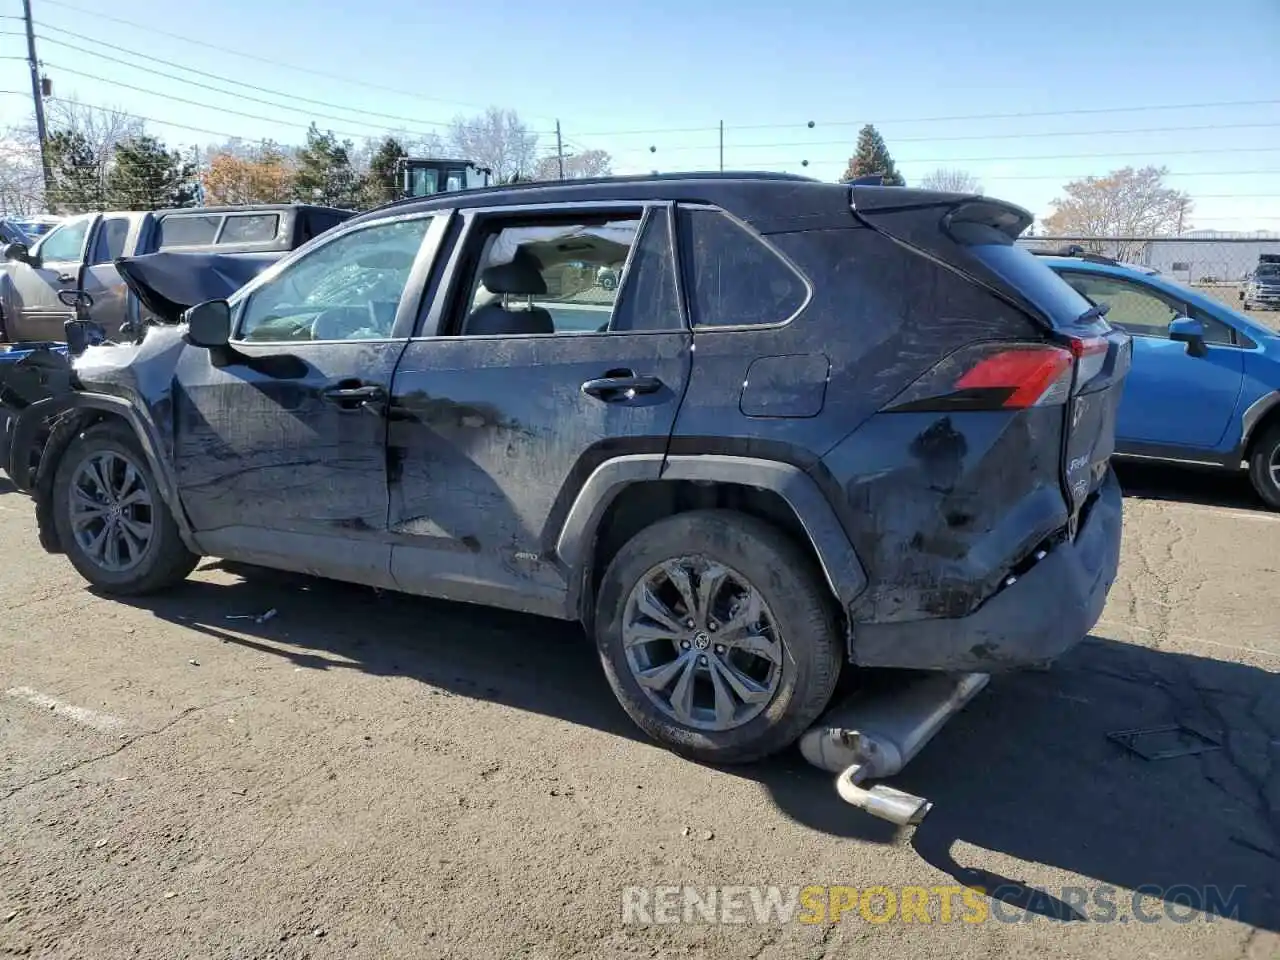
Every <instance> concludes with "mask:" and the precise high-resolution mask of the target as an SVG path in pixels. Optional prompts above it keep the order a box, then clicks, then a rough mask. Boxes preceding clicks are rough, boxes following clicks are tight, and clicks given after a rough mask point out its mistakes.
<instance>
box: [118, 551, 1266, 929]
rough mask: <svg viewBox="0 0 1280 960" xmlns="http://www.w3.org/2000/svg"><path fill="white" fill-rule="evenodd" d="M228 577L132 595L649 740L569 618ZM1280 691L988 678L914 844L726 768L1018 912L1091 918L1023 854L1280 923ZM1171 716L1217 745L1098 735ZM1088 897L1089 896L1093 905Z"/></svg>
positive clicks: (951, 741)
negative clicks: (1193, 751) (1020, 864)
mask: <svg viewBox="0 0 1280 960" xmlns="http://www.w3.org/2000/svg"><path fill="white" fill-rule="evenodd" d="M217 566H219V567H221V568H222V569H224V570H226V571H228V572H232V573H234V574H237V575H238V576H239V577H240V579H238V580H237V581H235V582H233V583H210V582H208V581H201V580H192V581H188V582H187V583H186V584H184V585H182V586H181V587H179V588H176V589H175V590H173V591H171V592H169V593H166V594H163V595H159V596H152V597H143V598H135V599H133V600H131V601H129V602H132V603H134V604H135V605H137V606H140V607H144V608H146V609H148V610H150V611H151V612H153V613H154V614H155V615H156V616H159V617H161V618H163V619H167V620H170V621H173V622H176V623H179V624H181V625H183V626H185V627H187V628H189V629H191V630H194V631H197V632H199V633H202V634H204V635H206V636H208V637H210V638H213V639H216V640H218V641H219V642H224V643H229V644H235V645H238V646H241V647H244V648H248V649H252V650H256V651H259V652H262V653H265V654H268V655H271V656H277V657H282V658H285V659H287V660H288V661H289V662H291V663H293V664H294V665H295V666H299V667H302V668H306V669H315V670H358V671H361V672H365V673H370V674H374V675H393V676H403V677H411V678H413V679H416V680H419V681H420V682H422V683H424V684H429V685H431V686H433V687H436V688H440V689H444V690H447V691H449V692H451V693H454V694H456V695H460V696H468V697H473V698H477V699H483V700H488V701H491V702H494V703H501V704H504V705H508V706H511V707H515V708H517V709H520V710H524V711H530V712H536V713H540V714H543V715H546V716H550V717H555V718H558V719H561V720H565V721H568V722H570V723H575V724H579V725H582V726H584V727H590V728H592V729H596V730H600V731H603V732H606V733H609V734H612V735H615V736H620V737H626V738H628V739H632V740H636V741H640V742H645V738H644V737H643V735H642V734H641V733H640V732H639V731H638V730H637V729H636V728H635V727H634V726H633V725H632V723H631V721H630V720H629V719H628V718H627V716H626V715H625V714H624V713H623V712H622V709H621V708H620V707H619V706H618V704H617V702H616V701H615V700H614V698H613V695H612V693H611V692H610V690H609V688H608V686H607V684H606V682H605V680H604V676H603V674H602V672H601V670H600V666H599V662H598V660H597V658H596V654H595V650H594V648H593V647H592V645H591V644H590V643H589V642H588V641H587V640H586V639H585V638H584V636H583V634H582V631H581V629H580V628H578V627H577V626H576V625H573V624H565V623H561V622H558V621H553V620H545V619H542V618H538V617H531V616H523V615H519V614H514V613H507V612H503V611H496V610H489V609H485V608H479V607H474V606H469V605H465V604H452V603H446V602H442V601H432V600H423V599H419V598H415V597H408V596H404V595H400V594H393V593H381V594H379V593H377V592H375V591H373V590H369V589H366V588H362V587H356V586H351V585H348V584H341V583H336V582H332V581H325V580H317V579H313V578H309V577H305V576H301V575H294V574H288V573H281V572H276V571H266V570H258V569H256V568H247V567H243V566H241V565H237V564H230V563H225V562H223V563H218V564H217ZM272 609H274V610H276V611H278V615H277V616H275V617H273V618H271V619H268V620H266V621H265V622H263V623H257V622H256V621H255V620H253V619H237V620H229V619H227V618H228V617H229V616H233V617H234V616H241V617H243V616H247V615H251V614H261V613H263V612H265V611H267V610H272ZM868 677H869V680H868V682H871V683H874V682H876V674H875V673H873V672H868ZM1276 680H1277V677H1276V675H1275V674H1274V673H1271V672H1268V671H1266V670H1262V669H1259V668H1257V667H1252V666H1248V665H1245V664H1240V663H1233V662H1227V661H1220V660H1214V659H1209V658H1203V657H1195V656H1190V655H1186V654H1179V653H1171V652H1165V651H1160V650H1154V649H1150V648H1147V647H1140V646H1135V645H1131V644H1126V643H1121V642H1118V641H1114V640H1109V639H1105V638H1102V637H1090V638H1089V639H1088V640H1086V641H1085V642H1084V643H1082V644H1081V645H1080V646H1079V647H1077V648H1076V649H1075V650H1073V651H1072V652H1071V653H1069V654H1068V655H1067V656H1066V657H1064V658H1063V659H1062V660H1061V661H1060V662H1059V663H1058V664H1056V665H1055V666H1054V668H1053V669H1052V670H1050V671H1047V672H1029V673H1017V674H1011V675H1006V676H998V677H996V678H995V679H993V681H992V683H991V684H990V686H989V687H988V688H987V690H985V691H984V692H983V693H981V694H980V695H979V696H978V697H977V699H975V700H974V702H973V703H971V704H970V705H969V706H968V707H967V708H966V709H965V711H964V712H962V713H961V714H960V715H959V716H957V717H956V718H955V719H954V720H952V722H951V723H950V724H949V725H948V726H947V727H945V728H944V729H943V730H942V731H941V733H939V734H938V736H937V737H936V738H935V740H934V741H933V742H932V743H930V744H929V745H928V747H926V749H925V751H924V753H923V754H922V755H921V756H920V758H918V759H917V760H916V761H915V762H914V763H913V764H911V765H910V766H908V767H907V768H906V770H905V771H903V773H901V774H900V775H898V776H897V777H895V778H893V779H892V781H891V783H892V785H893V786H896V787H898V788H900V789H904V790H908V791H910V792H912V793H916V794H919V795H921V796H924V797H927V798H928V799H929V800H931V801H933V803H934V805H935V806H934V809H933V811H932V812H931V813H930V814H929V816H928V817H927V819H926V820H925V821H924V823H923V824H921V825H920V826H919V827H916V828H915V829H914V832H913V833H907V832H902V831H899V830H898V829H897V828H895V827H893V826H892V825H890V824H888V823H885V822H883V821H880V820H876V819H873V818H871V817H870V816H867V815H865V814H863V813H861V812H859V811H857V810H854V809H853V808H851V807H849V806H848V805H846V804H845V803H843V802H842V801H841V800H840V799H839V798H838V797H837V796H836V793H835V790H834V787H833V784H832V778H831V777H830V776H829V775H827V774H824V773H822V772H820V771H818V770H815V769H813V768H811V767H809V766H807V765H806V764H805V763H804V762H803V760H802V759H800V757H799V756H798V752H796V751H791V752H789V753H787V754H785V755H783V756H781V757H778V758H775V759H772V760H770V761H768V762H765V763H760V764H754V765H750V766H743V767H732V768H726V772H728V773H730V774H733V775H736V776H742V777H746V778H749V779H751V780H753V781H756V782H758V783H759V784H760V785H761V786H762V787H763V788H764V790H765V791H766V792H767V793H768V795H769V797H770V799H771V800H772V801H773V803H774V804H776V806H777V807H778V809H779V810H780V811H781V812H782V813H784V814H785V815H786V816H788V817H790V818H791V819H793V820H794V821H796V822H798V823H801V824H803V825H805V826H807V827H809V828H810V829H812V830H815V831H819V832H822V833H826V834H829V835H831V836H834V837H840V838H845V839H849V840H854V841H859V842H862V843H872V844H893V843H902V842H908V841H909V842H910V844H911V846H912V847H913V848H914V849H915V851H916V852H917V853H918V855H919V856H920V857H922V858H923V860H925V861H926V862H927V863H929V864H930V865H932V866H933V867H935V868H937V869H939V870H941V871H943V872H945V873H947V874H949V875H950V876H952V877H953V878H955V881H956V882H957V883H960V884H964V885H967V886H971V887H975V888H978V887H981V888H983V889H984V890H985V891H987V892H988V893H989V894H991V895H992V896H993V897H995V898H997V899H999V900H1002V901H1005V902H1007V903H1009V904H1012V905H1013V907H1011V908H1010V909H1011V910H1014V909H1015V908H1021V909H1022V910H1025V911H1028V912H1032V913H1038V914H1041V915H1043V916H1046V917H1051V918H1056V919H1061V920H1076V919H1081V918H1083V917H1084V916H1087V915H1088V914H1089V910H1088V909H1083V908H1082V905H1081V903H1080V902H1079V901H1078V900H1075V899H1073V896H1074V894H1068V893H1064V892H1063V891H1057V892H1056V893H1055V892H1051V891H1047V890H1037V889H1034V888H1031V887H1029V886H1027V885H1026V884H1024V883H1022V882H1021V881H1019V880H1017V879H1011V878H1010V877H1009V876H1007V874H1008V872H1010V870H1011V868H1009V867H1008V866H1004V867H1001V864H1007V863H1008V861H1009V860H1010V859H1016V860H1022V861H1031V862H1036V863H1041V864H1045V865H1048V866H1050V867H1056V868H1059V869H1062V870H1066V871H1069V872H1071V873H1074V874H1077V875H1079V876H1080V877H1083V878H1086V879H1085V882H1092V883H1094V884H1101V885H1110V886H1115V887H1121V888H1125V889H1128V890H1133V889H1137V888H1143V889H1144V891H1145V892H1147V893H1149V894H1151V895H1152V896H1154V897H1156V898H1157V900H1158V899H1160V898H1163V899H1164V901H1165V903H1166V904H1170V903H1173V904H1190V905H1193V906H1195V907H1197V908H1198V909H1203V910H1206V911H1208V912H1210V913H1225V914H1232V913H1233V908H1234V910H1235V913H1234V915H1235V916H1236V918H1237V919H1239V920H1241V921H1243V922H1246V923H1249V924H1251V925H1253V926H1257V927H1265V928H1267V929H1272V930H1280V698H1277V697H1276V695H1275V691H1276V689H1277V687H1278V686H1280V685H1278V684H1277V682H1276ZM1175 722H1178V723H1184V724H1190V725H1192V726H1194V727H1195V728H1196V729H1197V730H1200V731H1201V732H1203V733H1206V734H1209V735H1210V736H1213V737H1217V738H1218V739H1220V740H1221V746H1220V747H1219V748H1218V749H1214V750H1211V751H1209V752H1205V753H1201V754H1199V755H1194V756H1181V757H1177V758H1173V759H1167V760H1156V761H1147V760H1143V759H1141V758H1140V757H1138V756H1136V755H1134V754H1133V753H1131V752H1129V751H1128V750H1126V749H1125V748H1124V747H1122V746H1120V745H1119V744H1117V743H1115V742H1112V741H1111V740H1109V739H1108V738H1107V734H1108V733H1112V732H1115V731H1119V730H1129V729H1133V728H1147V727H1152V726H1158V725H1163V724H1169V723H1175ZM1002 870H1003V872H1002ZM1237 888H1243V889H1242V890H1238V889H1237ZM1233 891H1234V893H1233ZM1095 894H1096V890H1094V889H1093V888H1090V890H1089V891H1088V895H1089V897H1090V898H1091V900H1090V903H1091V904H1092V898H1093V897H1094V896H1095ZM1119 901H1120V902H1121V904H1124V903H1126V902H1127V901H1126V900H1125V899H1124V897H1123V896H1121V897H1119ZM1153 909H1157V910H1158V908H1153ZM1183 912H1184V913H1185V912H1186V911H1185V910H1183Z"/></svg>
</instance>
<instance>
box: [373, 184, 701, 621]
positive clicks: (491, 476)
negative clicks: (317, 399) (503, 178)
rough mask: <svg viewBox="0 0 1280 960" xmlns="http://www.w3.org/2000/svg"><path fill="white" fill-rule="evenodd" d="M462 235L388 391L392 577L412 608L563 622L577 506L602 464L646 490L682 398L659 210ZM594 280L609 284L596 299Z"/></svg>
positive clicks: (533, 216) (483, 219)
mask: <svg viewBox="0 0 1280 960" xmlns="http://www.w3.org/2000/svg"><path fill="white" fill-rule="evenodd" d="M458 219H459V221H460V223H459V228H458V232H459V234H460V239H459V240H458V241H457V243H456V245H455V247H454V249H453V252H452V255H451V257H450V260H449V264H448V268H447V272H446V274H445V275H444V277H443V278H441V280H440V281H439V282H438V283H437V284H436V290H437V291H438V292H436V293H434V295H431V296H429V297H428V307H427V311H426V316H425V317H424V322H423V329H422V335H421V336H419V337H417V338H415V339H414V340H413V341H411V342H410V344H409V346H408V347H407V349H406V350H405V354H404V358H403V360H402V361H401V363H400V366H399V368H398V370H397V371H396V376H395V382H394V384H393V388H392V398H391V410H390V427H389V429H390V433H389V447H390V449H389V455H390V463H391V515H390V527H391V533H392V536H393V538H394V540H393V544H394V545H393V548H392V572H393V574H394V576H395V580H396V582H397V584H398V585H399V586H400V587H401V588H402V589H405V590H409V591H412V592H416V593H424V594H428V595H432V596H442V597H447V598H450V599H459V600H470V601H475V602H482V603H488V604H492V605H497V606H507V607H510V608H514V609H520V610H526V611H532V612H538V613H545V614H551V615H559V614H561V613H563V612H564V610H565V603H566V597H567V590H568V578H569V577H570V576H573V575H576V573H577V571H569V570H564V569H562V568H561V567H560V565H559V564H558V561H557V557H556V554H555V540H556V537H557V535H558V532H559V529H560V526H561V525H562V524H563V522H564V518H565V515H566V513H567V511H568V509H569V507H570V506H571V505H572V503H573V500H574V497H575V496H576V494H577V493H578V491H579V490H580V489H581V487H582V485H583V483H584V482H585V481H586V479H587V478H588V476H590V474H591V471H592V470H593V469H594V468H595V467H597V466H598V465H599V464H601V463H602V462H604V461H605V460H607V459H610V458H613V457H619V456H625V455H628V454H646V455H649V457H650V458H651V459H650V460H649V461H647V464H648V467H647V468H648V469H649V472H650V475H651V476H652V478H653V479H657V477H658V475H659V473H660V467H661V461H662V456H663V455H664V454H665V452H666V448H667V443H668V439H669V437H670V434H671V430H672V426H673V424H674V422H675V418H676V413H677V410H678V409H679V406H680V401H681V397H682V396H683V393H684V389H685V384H686V382H687V380H688V375H689V364H690V357H691V348H692V339H691V335H690V333H689V331H688V328H687V325H686V322H685V318H684V315H683V310H682V308H681V303H680V298H679V296H678V286H677V283H678V281H677V275H676V265H675V257H674V245H673V236H672V217H671V210H670V209H669V207H668V206H667V205H665V204H656V205H648V206H646V205H642V204H638V203H637V204H634V205H624V206H607V207H601V206H599V205H596V206H576V205H554V206H547V207H537V208H522V209H520V210H518V211H508V212H500V211H494V212H484V211H467V212H464V213H463V214H462V215H461V216H460V217H459V218H458ZM517 263H520V264H523V265H524V266H523V267H521V268H520V269H513V265H515V264H517ZM602 266H608V267H610V268H613V269H615V270H616V271H617V274H618V275H619V277H620V278H621V283H620V284H619V285H615V286H612V287H611V288H609V289H606V288H605V287H603V286H601V285H600V284H599V283H598V282H597V275H598V272H599V269H600V268H601V267H602ZM478 330H490V331H492V330H501V331H502V332H495V333H477V332H475V331H478Z"/></svg>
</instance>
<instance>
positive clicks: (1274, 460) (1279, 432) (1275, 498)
mask: <svg viewBox="0 0 1280 960" xmlns="http://www.w3.org/2000/svg"><path fill="white" fill-rule="evenodd" d="M1276 464H1280V422H1276V423H1272V424H1271V425H1270V426H1269V427H1267V428H1266V429H1265V430H1264V431H1263V432H1262V435H1261V436H1259V437H1258V439H1257V442H1255V443H1254V444H1253V450H1252V452H1251V453H1250V455H1249V480H1250V482H1251V483H1252V484H1253V489H1255V490H1257V491H1258V496H1260V497H1261V498H1262V499H1263V500H1264V501H1266V504H1267V506H1269V507H1270V508H1271V509H1272V510H1280V483H1278V482H1277V480H1276V477H1275V475H1274V474H1272V472H1271V470H1272V467H1273V466H1274V465H1276Z"/></svg>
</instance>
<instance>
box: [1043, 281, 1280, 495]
mask: <svg viewBox="0 0 1280 960" xmlns="http://www.w3.org/2000/svg"><path fill="white" fill-rule="evenodd" d="M1042 262H1043V263H1045V264H1046V265H1047V266H1048V267H1050V268H1051V269H1053V270H1055V271H1056V272H1057V273H1058V274H1059V275H1060V276H1061V277H1062V278H1063V279H1064V280H1066V281H1067V283H1069V284H1070V285H1071V286H1072V287H1074V288H1075V289H1076V291H1077V292H1079V293H1080V294H1081V295H1082V296H1083V297H1084V298H1085V299H1087V300H1089V301H1090V302H1091V303H1094V304H1107V305H1108V306H1109V308H1110V309H1109V310H1108V312H1107V320H1108V321H1109V322H1110V323H1111V324H1112V325H1113V326H1116V327H1120V328H1121V329H1123V330H1125V331H1126V332H1127V333H1129V334H1130V335H1131V336H1132V337H1133V368H1132V369H1131V370H1130V372H1129V377H1128V380H1127V381H1126V383H1125V387H1124V395H1123V398H1122V399H1121V402H1120V410H1119V413H1118V415H1117V416H1118V419H1117V422H1116V452H1117V454H1118V455H1120V456H1121V457H1134V458H1141V459H1146V460H1166V461H1174V462H1182V463H1195V464H1204V465H1209V466H1215V467H1221V468H1223V469H1226V470H1239V469H1241V468H1242V467H1243V468H1244V469H1246V470H1248V472H1249V479H1250V480H1251V481H1252V483H1253V486H1254V489H1256V490H1257V491H1258V495H1259V496H1261V497H1262V499H1263V500H1264V501H1266V503H1267V505H1268V506H1270V507H1271V508H1272V509H1275V510H1280V334H1278V333H1277V332H1276V331H1275V330H1273V329H1271V328H1270V327H1267V326H1264V325H1263V324H1261V323H1258V322H1256V321H1254V320H1251V319H1250V318H1249V317H1247V316H1245V315H1244V314H1242V313H1238V312H1236V311H1235V310H1232V309H1231V308H1230V307H1228V306H1227V305H1226V304H1224V303H1221V302H1220V301H1218V300H1215V299H1214V298H1212V297H1210V296H1207V295H1205V294H1203V293H1200V292H1198V291H1196V290H1193V289H1191V288H1189V287H1185V286H1183V285H1182V284H1180V283H1176V282H1174V281H1172V280H1170V279H1169V278H1168V277H1164V276H1161V275H1160V274H1159V273H1157V272H1155V271H1153V270H1150V269H1148V268H1146V267H1139V266H1134V265H1131V264H1123V263H1117V262H1116V261H1113V260H1107V259H1105V258H1102V257H1090V256H1069V257H1068V256H1047V257H1044V258H1043V259H1042Z"/></svg>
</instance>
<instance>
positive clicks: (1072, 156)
mask: <svg viewBox="0 0 1280 960" xmlns="http://www.w3.org/2000/svg"><path fill="white" fill-rule="evenodd" d="M670 149H673V150H674V148H670ZM702 149H704V150H708V151H714V150H715V147H703V148H702ZM1156 152H1157V151H1152V150H1140V151H1136V152H1123V151H1119V152H1117V151H1107V152H1106V153H1038V154H1030V155H1026V156H1012V157H1011V156H994V157H991V156H987V157H898V158H897V161H896V162H898V163H1000V162H1002V161H1005V160H1101V159H1105V158H1107V157H1150V156H1152V154H1153V153H1156ZM640 153H641V151H638V150H624V151H621V152H620V153H619V154H616V155H617V156H624V157H625V156H633V155H639V154H640ZM663 153H664V151H663V150H661V149H660V150H659V151H658V154H657V156H661V155H662V154H663ZM1158 153H1159V155H1160V156H1161V157H1183V156H1206V155H1213V154H1221V153H1280V147H1221V148H1205V149H1203V150H1160V151H1158ZM643 155H644V156H646V157H647V156H650V155H651V154H649V153H648V152H647V151H645V152H644V154H643ZM801 160H808V161H809V162H810V163H848V162H849V157H848V155H844V156H841V157H838V158H837V157H816V158H815V157H804V156H800V157H788V158H786V159H782V160H779V159H772V160H753V161H751V162H752V163H753V164H762V165H764V166H775V167H776V166H781V165H784V164H794V163H798V162H800V161H801Z"/></svg>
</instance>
